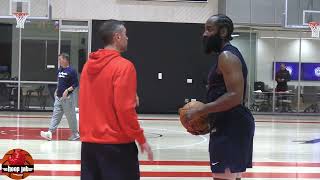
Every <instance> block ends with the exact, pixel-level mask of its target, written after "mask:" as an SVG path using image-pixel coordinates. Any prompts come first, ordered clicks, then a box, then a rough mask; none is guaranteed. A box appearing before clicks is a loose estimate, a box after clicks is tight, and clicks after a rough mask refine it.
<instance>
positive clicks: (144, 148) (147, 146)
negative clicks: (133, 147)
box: [140, 142, 153, 161]
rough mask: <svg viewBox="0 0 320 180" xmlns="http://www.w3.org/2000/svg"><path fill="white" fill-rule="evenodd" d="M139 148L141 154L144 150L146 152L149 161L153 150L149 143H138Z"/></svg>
mask: <svg viewBox="0 0 320 180" xmlns="http://www.w3.org/2000/svg"><path fill="white" fill-rule="evenodd" d="M140 150H141V153H142V154H143V153H144V152H147V154H148V160H149V161H153V152H152V150H151V148H150V146H149V144H148V143H147V142H146V143H144V144H142V145H140Z"/></svg>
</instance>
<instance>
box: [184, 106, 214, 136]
mask: <svg viewBox="0 0 320 180" xmlns="http://www.w3.org/2000/svg"><path fill="white" fill-rule="evenodd" d="M203 105H204V104H203V103H202V102H200V101H191V102H189V103H187V104H186V105H184V106H183V107H182V108H180V109H179V115H180V121H181V124H182V125H183V127H185V128H186V129H187V130H188V132H190V133H191V134H199V135H200V134H207V133H209V131H210V127H209V123H208V119H207V117H208V115H205V116H199V117H196V118H194V119H191V120H190V121H187V120H186V118H185V114H186V112H187V111H188V110H189V109H192V108H199V107H201V106H203Z"/></svg>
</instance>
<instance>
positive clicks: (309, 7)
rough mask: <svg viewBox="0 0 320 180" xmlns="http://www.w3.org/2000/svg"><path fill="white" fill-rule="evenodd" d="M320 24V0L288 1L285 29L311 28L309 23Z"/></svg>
mask: <svg viewBox="0 0 320 180" xmlns="http://www.w3.org/2000/svg"><path fill="white" fill-rule="evenodd" d="M313 21H316V22H320V0H286V5H285V27H287V28H309V26H308V23H309V22H313Z"/></svg>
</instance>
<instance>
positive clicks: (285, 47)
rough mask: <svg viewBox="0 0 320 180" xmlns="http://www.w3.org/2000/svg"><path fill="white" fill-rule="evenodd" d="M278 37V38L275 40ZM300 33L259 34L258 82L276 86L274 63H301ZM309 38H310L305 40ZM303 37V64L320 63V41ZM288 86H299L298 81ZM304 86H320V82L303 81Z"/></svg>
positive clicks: (308, 35)
mask: <svg viewBox="0 0 320 180" xmlns="http://www.w3.org/2000/svg"><path fill="white" fill-rule="evenodd" d="M273 37H278V38H276V39H275V38H273ZM299 37H300V33H299V32H263V31H262V32H259V37H258V39H257V79H256V80H257V81H263V82H265V83H266V84H267V85H268V86H270V87H273V86H276V82H275V81H273V80H272V69H273V61H291V62H299V59H300V57H299V53H300V52H299V48H300V40H299ZM304 37H308V38H304ZM309 37H310V34H306V35H303V38H302V40H301V62H320V51H319V49H320V40H317V39H311V38H309ZM288 85H296V86H297V85H298V82H297V81H291V82H288ZM301 85H302V86H320V83H319V82H310V81H301Z"/></svg>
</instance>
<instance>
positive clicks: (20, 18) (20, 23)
mask: <svg viewBox="0 0 320 180" xmlns="http://www.w3.org/2000/svg"><path fill="white" fill-rule="evenodd" d="M12 14H13V16H14V17H16V20H17V26H16V28H24V23H25V21H26V19H27V17H28V16H29V14H28V13H25V12H15V13H12Z"/></svg>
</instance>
